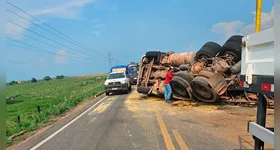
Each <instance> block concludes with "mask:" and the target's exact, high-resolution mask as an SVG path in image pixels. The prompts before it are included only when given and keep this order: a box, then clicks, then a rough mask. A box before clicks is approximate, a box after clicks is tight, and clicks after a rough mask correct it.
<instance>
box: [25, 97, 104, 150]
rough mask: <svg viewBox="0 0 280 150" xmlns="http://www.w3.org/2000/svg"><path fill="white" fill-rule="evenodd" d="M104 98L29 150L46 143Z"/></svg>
mask: <svg viewBox="0 0 280 150" xmlns="http://www.w3.org/2000/svg"><path fill="white" fill-rule="evenodd" d="M105 98H107V96H105V97H103V98H102V99H101V100H99V101H98V102H97V103H95V104H94V105H92V106H91V107H90V108H88V109H87V110H86V111H84V112H83V113H81V114H80V115H79V116H77V117H76V118H75V119H73V120H71V121H70V122H68V123H67V124H66V125H64V126H63V127H62V128H60V129H59V130H57V131H56V132H54V133H53V134H51V135H50V136H48V137H47V138H45V139H44V140H43V141H41V142H40V143H38V144H37V145H35V146H34V147H32V148H31V149H30V150H35V149H37V148H38V147H40V146H41V145H43V144H44V143H46V142H47V141H48V140H50V139H51V138H53V137H54V136H56V135H57V134H58V133H59V132H61V131H63V130H64V129H65V128H67V127H68V126H69V125H71V124H72V123H73V122H75V121H76V120H78V119H79V118H81V117H82V116H83V115H84V114H86V113H87V112H88V111H89V110H90V109H92V108H93V107H95V106H96V105H98V104H99V103H100V102H102V101H103V100H104V99H105Z"/></svg>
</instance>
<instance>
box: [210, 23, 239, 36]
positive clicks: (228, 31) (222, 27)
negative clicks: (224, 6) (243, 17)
mask: <svg viewBox="0 0 280 150" xmlns="http://www.w3.org/2000/svg"><path fill="white" fill-rule="evenodd" d="M243 25H244V23H243V22H241V21H240V20H238V21H232V22H220V23H217V24H214V25H213V26H212V29H211V31H212V32H214V33H218V34H221V35H222V36H223V38H225V39H227V38H229V37H230V36H232V35H233V34H237V33H238V30H239V29H240V28H242V27H243Z"/></svg>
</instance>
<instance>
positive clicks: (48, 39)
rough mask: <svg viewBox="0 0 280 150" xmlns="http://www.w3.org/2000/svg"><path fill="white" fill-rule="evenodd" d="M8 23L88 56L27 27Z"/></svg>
mask: <svg viewBox="0 0 280 150" xmlns="http://www.w3.org/2000/svg"><path fill="white" fill-rule="evenodd" d="M6 21H8V22H10V23H12V24H14V25H16V26H18V27H21V28H23V29H25V30H27V31H29V32H32V33H34V34H36V35H38V36H41V37H43V38H45V39H47V40H50V41H52V42H54V43H57V44H59V45H61V46H65V47H67V48H69V49H72V50H74V51H76V52H79V53H81V54H83V55H87V54H84V53H82V52H80V51H79V50H76V49H74V48H71V47H69V46H67V45H64V44H62V43H60V42H57V41H55V40H52V39H50V38H48V37H46V36H44V35H42V34H39V33H37V32H35V31H33V30H30V29H28V28H26V27H23V26H21V25H19V24H17V23H15V22H12V21H10V20H6ZM72 54H75V53H72Z"/></svg>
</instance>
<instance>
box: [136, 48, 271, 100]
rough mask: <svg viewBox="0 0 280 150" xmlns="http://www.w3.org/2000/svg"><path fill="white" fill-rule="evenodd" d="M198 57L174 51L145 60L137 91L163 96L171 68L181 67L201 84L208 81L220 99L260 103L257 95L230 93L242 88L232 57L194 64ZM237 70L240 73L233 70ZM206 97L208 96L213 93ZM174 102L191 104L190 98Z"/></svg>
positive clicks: (142, 64) (178, 97)
mask: <svg viewBox="0 0 280 150" xmlns="http://www.w3.org/2000/svg"><path fill="white" fill-rule="evenodd" d="M195 54H196V53H195V52H189V53H174V52H173V51H170V52H167V53H164V54H163V55H162V54H161V55H160V57H157V61H155V60H154V59H153V60H151V59H148V58H146V57H145V56H143V57H142V59H141V62H140V66H139V73H138V77H137V87H143V88H144V87H146V88H149V89H150V92H149V93H150V94H153V95H157V96H163V95H164V90H165V89H164V80H165V76H166V73H167V70H168V68H169V66H170V65H172V66H174V67H175V68H177V67H179V66H180V65H184V64H189V66H190V69H189V70H188V71H186V73H189V74H192V75H193V76H195V78H194V79H195V80H200V78H201V80H205V81H206V82H207V83H208V84H209V85H208V86H209V87H210V88H211V92H214V93H216V94H218V95H219V97H220V98H221V99H224V100H225V101H229V102H231V103H241V102H244V101H245V102H244V103H246V102H250V103H251V102H253V101H256V100H257V95H256V94H252V93H247V94H244V93H243V95H238V96H235V95H231V92H230V90H229V89H234V87H236V86H239V82H240V81H239V75H238V71H239V69H238V67H239V66H238V64H237V65H235V64H236V63H235V62H234V61H233V58H232V57H230V56H227V55H225V56H219V57H217V56H216V57H213V58H207V59H203V60H198V61H197V62H195V61H194V58H195ZM236 67H237V69H234V68H236ZM179 68H180V67H179ZM185 68H186V67H185ZM232 70H237V71H232ZM194 79H193V80H194ZM193 90H194V89H192V88H191V87H189V89H188V92H189V93H191V94H192V93H193V92H194V91H193ZM197 90H202V89H197ZM209 92H210V90H209ZM200 93H203V91H200ZM205 94H206V95H207V94H208V95H209V94H213V93H205ZM173 98H175V99H181V100H189V98H186V97H180V96H178V95H173ZM266 98H267V100H268V101H271V99H272V101H273V98H271V97H269V98H268V97H266Z"/></svg>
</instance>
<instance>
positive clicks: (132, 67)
mask: <svg viewBox="0 0 280 150" xmlns="http://www.w3.org/2000/svg"><path fill="white" fill-rule="evenodd" d="M128 67H129V69H130V71H131V84H132V85H136V83H137V75H138V71H139V65H138V63H136V62H131V63H129V64H128Z"/></svg>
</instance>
